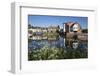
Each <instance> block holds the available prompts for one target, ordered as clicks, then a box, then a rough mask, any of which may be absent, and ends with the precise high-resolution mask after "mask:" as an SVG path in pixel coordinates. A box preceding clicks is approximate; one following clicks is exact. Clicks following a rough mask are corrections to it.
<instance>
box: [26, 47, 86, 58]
mask: <svg viewBox="0 0 100 76" xmlns="http://www.w3.org/2000/svg"><path fill="white" fill-rule="evenodd" d="M87 57H88V56H87V51H86V49H85V50H84V49H77V50H74V49H71V48H70V49H67V50H65V49H64V48H56V47H53V48H50V47H48V46H45V47H43V48H41V49H39V50H33V51H32V50H31V52H28V60H52V59H75V58H87Z"/></svg>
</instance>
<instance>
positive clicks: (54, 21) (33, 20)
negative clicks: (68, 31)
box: [28, 15, 88, 28]
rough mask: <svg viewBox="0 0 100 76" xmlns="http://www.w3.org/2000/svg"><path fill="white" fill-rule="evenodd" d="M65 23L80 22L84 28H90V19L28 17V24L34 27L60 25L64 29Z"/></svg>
mask: <svg viewBox="0 0 100 76" xmlns="http://www.w3.org/2000/svg"><path fill="white" fill-rule="evenodd" d="M65 22H78V23H79V24H80V25H81V27H82V28H88V17H78V16H77V17H76V16H45V15H28V24H31V25H32V26H41V27H48V26H51V25H60V28H62V27H63V23H65Z"/></svg>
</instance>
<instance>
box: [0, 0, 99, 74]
mask: <svg viewBox="0 0 100 76" xmlns="http://www.w3.org/2000/svg"><path fill="white" fill-rule="evenodd" d="M13 1H18V2H33V3H36V4H37V5H39V4H41V3H43V4H44V5H46V6H52V5H55V6H58V7H60V6H67V5H72V6H74V5H76V6H80V7H81V6H96V7H97V9H98V11H97V13H98V15H97V18H96V19H97V21H98V22H97V24H98V26H97V24H96V25H95V26H96V27H97V29H96V32H97V33H96V34H97V35H96V36H97V39H96V41H97V40H98V41H97V44H95V45H97V46H98V47H100V46H99V45H100V44H99V42H100V0H1V1H0V76H13V74H11V73H9V72H8V71H9V69H10V56H11V54H10V53H11V51H10V49H11V48H10V47H11V40H10V38H11V37H10V36H11V32H10V31H11V11H10V10H11V8H10V3H11V2H13ZM91 48H92V47H91ZM95 49H96V50H98V51H96V52H97V56H98V58H97V59H96V61H97V68H95V67H92V68H91V69H86V68H84V69H81V68H77V69H69V70H65V71H60V72H48V73H38V74H37V73H35V74H29V75H28V74H24V75H22V76H100V73H99V72H100V49H99V48H95ZM91 51H92V50H91ZM64 66H66V65H64ZM17 76H19V75H17Z"/></svg>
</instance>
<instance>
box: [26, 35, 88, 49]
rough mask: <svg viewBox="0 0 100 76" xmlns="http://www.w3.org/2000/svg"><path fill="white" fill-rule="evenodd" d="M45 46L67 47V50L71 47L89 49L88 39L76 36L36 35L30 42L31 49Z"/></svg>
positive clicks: (29, 47)
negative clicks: (50, 36) (68, 37)
mask: <svg viewBox="0 0 100 76" xmlns="http://www.w3.org/2000/svg"><path fill="white" fill-rule="evenodd" d="M44 46H48V47H50V48H52V47H56V48H65V49H66V50H67V49H69V48H71V49H74V50H76V49H87V41H82V40H79V39H77V40H76V38H75V39H74V38H72V39H67V38H66V37H63V36H59V37H58V38H56V37H55V38H48V37H39V36H37V37H34V38H33V39H31V41H30V42H29V44H28V49H29V50H32V51H34V50H37V49H41V48H43V47H44Z"/></svg>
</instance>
